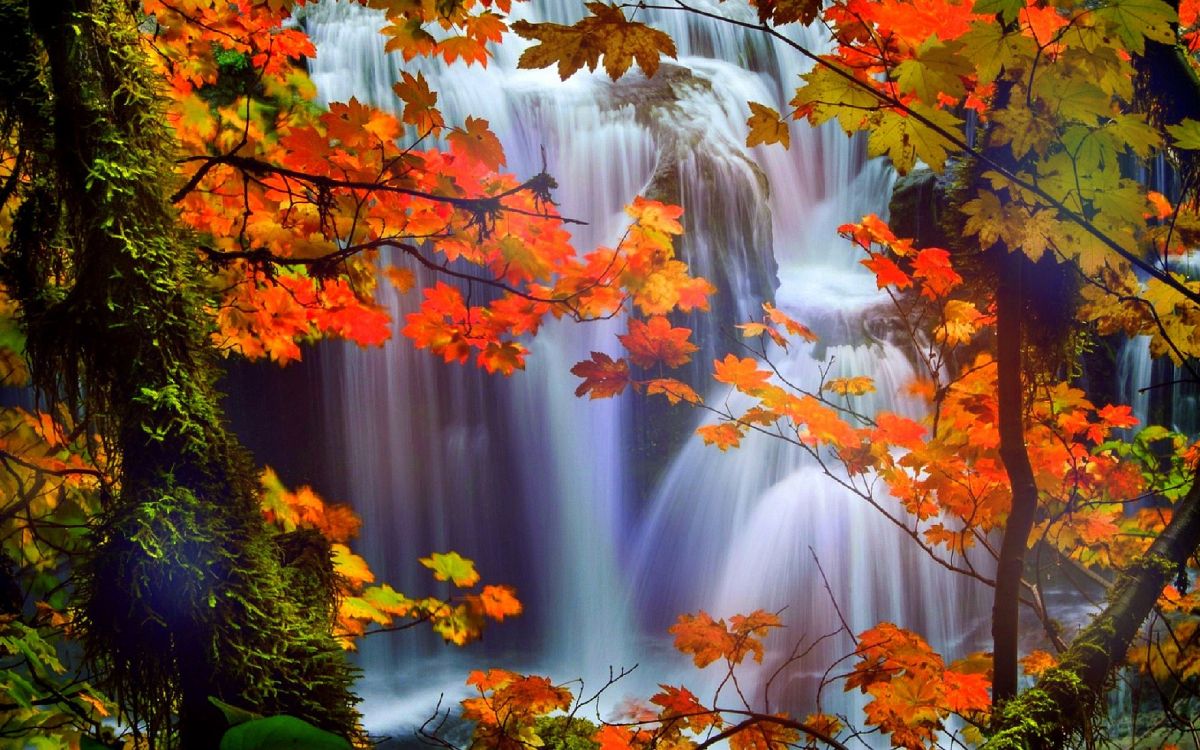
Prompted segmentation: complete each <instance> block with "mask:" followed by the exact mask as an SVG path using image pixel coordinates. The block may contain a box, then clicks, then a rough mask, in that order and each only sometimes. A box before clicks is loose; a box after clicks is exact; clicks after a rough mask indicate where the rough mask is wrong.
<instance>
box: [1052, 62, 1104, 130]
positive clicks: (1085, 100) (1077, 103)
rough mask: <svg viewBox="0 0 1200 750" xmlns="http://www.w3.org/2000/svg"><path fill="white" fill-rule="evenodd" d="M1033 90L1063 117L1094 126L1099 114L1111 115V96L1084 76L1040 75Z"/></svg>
mask: <svg viewBox="0 0 1200 750" xmlns="http://www.w3.org/2000/svg"><path fill="white" fill-rule="evenodd" d="M1034 93H1035V94H1036V95H1037V96H1038V97H1040V98H1041V99H1042V100H1044V101H1045V102H1046V103H1047V104H1048V105H1049V106H1050V109H1051V111H1053V112H1054V113H1055V114H1057V115H1058V116H1059V117H1061V118H1063V119H1065V120H1074V121H1076V122H1082V123H1083V124H1085V125H1092V126H1095V125H1098V124H1099V123H1100V118H1102V117H1104V118H1107V117H1109V116H1111V115H1112V97H1110V96H1109V95H1108V94H1106V93H1104V91H1103V90H1102V89H1101V88H1100V87H1099V86H1096V85H1095V84H1093V83H1091V82H1090V81H1088V80H1086V79H1081V78H1077V77H1075V76H1070V75H1053V74H1050V75H1044V76H1041V77H1039V78H1038V79H1037V83H1035V84H1034Z"/></svg>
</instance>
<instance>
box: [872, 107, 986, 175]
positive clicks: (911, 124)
mask: <svg viewBox="0 0 1200 750" xmlns="http://www.w3.org/2000/svg"><path fill="white" fill-rule="evenodd" d="M910 109H911V110H912V112H913V114H917V115H920V116H922V117H923V118H924V119H925V120H926V121H928V122H930V123H932V124H933V125H935V126H937V127H938V128H939V129H940V130H941V131H944V132H946V133H948V134H950V135H952V136H954V137H955V138H958V139H960V140H961V139H962V133H961V132H960V126H961V125H962V120H960V119H958V118H957V117H955V116H954V115H952V114H950V113H949V112H947V111H946V110H944V109H935V108H933V107H930V106H928V105H925V104H921V103H920V102H914V103H913V105H912V106H911V108H910ZM871 120H872V122H871V130H870V132H869V133H868V135H867V153H868V154H869V155H870V156H884V155H886V156H888V157H889V158H890V159H891V160H892V166H894V167H895V168H896V171H897V172H899V173H900V174H902V175H903V174H908V172H909V170H911V169H912V168H913V166H914V165H915V164H916V162H917V160H918V159H920V160H921V161H923V162H925V163H926V164H927V165H928V166H929V168H930V169H932V170H933V171H934V172H939V173H940V172H941V171H942V170H943V169H944V168H945V166H946V156H947V149H948V148H950V147H951V142H950V141H949V140H948V139H947V138H946V137H945V136H943V135H942V134H941V133H940V132H938V131H937V130H934V129H933V128H931V127H930V126H929V125H926V124H925V123H924V122H921V121H919V120H917V119H916V118H915V117H912V116H910V115H909V114H908V113H904V112H897V111H895V110H882V111H879V112H875V113H872V115H871Z"/></svg>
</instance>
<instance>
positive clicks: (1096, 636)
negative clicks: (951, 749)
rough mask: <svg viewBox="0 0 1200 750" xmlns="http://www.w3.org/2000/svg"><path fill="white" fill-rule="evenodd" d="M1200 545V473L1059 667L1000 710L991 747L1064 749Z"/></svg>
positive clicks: (1099, 701)
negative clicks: (1161, 530)
mask: <svg viewBox="0 0 1200 750" xmlns="http://www.w3.org/2000/svg"><path fill="white" fill-rule="evenodd" d="M1198 548H1200V475H1198V476H1195V477H1193V479H1192V487H1191V489H1190V490H1189V491H1188V494H1187V495H1186V496H1185V497H1184V498H1183V500H1181V501H1179V502H1178V503H1176V505H1175V509H1174V515H1173V516H1172V518H1171V522H1170V523H1169V524H1167V528H1166V530H1164V531H1163V533H1162V534H1160V535H1159V536H1158V538H1157V539H1155V540H1154V543H1153V544H1151V545H1150V549H1149V551H1147V553H1146V554H1145V555H1144V556H1143V557H1142V558H1141V560H1140V561H1139V562H1138V563H1136V564H1134V565H1132V566H1131V567H1130V568H1128V569H1127V570H1125V571H1124V572H1123V573H1122V574H1121V576H1120V577H1119V578H1118V580H1117V583H1116V585H1115V586H1114V587H1113V589H1112V591H1111V592H1110V594H1109V604H1108V606H1107V607H1105V608H1104V610H1103V611H1101V612H1100V613H1099V614H1098V615H1096V617H1094V618H1093V619H1092V621H1091V623H1089V624H1088V626H1087V627H1086V628H1084V629H1083V631H1082V632H1080V633H1079V635H1078V636H1077V637H1076V638H1075V640H1074V641H1072V643H1071V647H1070V648H1069V649H1068V650H1067V652H1066V653H1065V654H1063V656H1062V659H1061V662H1060V664H1059V666H1057V667H1055V668H1053V669H1050V670H1047V671H1046V672H1045V673H1043V675H1042V676H1041V678H1039V679H1038V681H1037V684H1036V685H1035V686H1034V687H1032V688H1030V689H1029V690H1025V691H1024V692H1022V693H1021V694H1020V695H1019V696H1017V697H1016V698H1014V699H1013V700H1011V701H1009V702H1008V703H1006V704H1005V705H1004V706H1002V707H1001V708H1000V711H999V713H998V715H997V716H996V718H995V720H994V722H993V729H994V730H995V733H994V734H993V736H992V737H991V738H990V739H989V741H988V743H987V745H986V747H987V748H989V750H1009V749H1010V748H1013V749H1015V748H1022V749H1024V748H1037V749H1040V748H1053V747H1060V746H1062V744H1063V743H1064V742H1065V741H1066V739H1068V738H1069V737H1070V735H1071V734H1073V733H1074V732H1076V731H1077V730H1078V729H1079V728H1080V727H1081V726H1082V725H1083V724H1084V723H1085V721H1086V720H1087V719H1088V717H1090V716H1092V715H1094V714H1096V713H1099V712H1101V711H1102V710H1103V708H1104V697H1105V694H1106V689H1105V687H1106V685H1107V684H1108V681H1109V676H1110V674H1111V673H1112V670H1113V669H1115V668H1116V667H1118V666H1119V665H1120V664H1121V663H1122V662H1124V661H1125V655H1126V653H1128V651H1129V646H1130V644H1131V643H1132V641H1133V638H1134V636H1135V635H1136V634H1137V631H1138V628H1140V627H1141V625H1142V623H1143V622H1145V620H1146V617H1147V616H1148V615H1149V614H1150V611H1151V610H1152V609H1153V608H1154V603H1155V602H1156V601H1158V597H1159V594H1161V593H1162V590H1163V587H1164V586H1166V585H1167V584H1168V583H1170V582H1171V580H1172V579H1173V578H1174V577H1175V576H1176V575H1178V572H1179V570H1180V568H1182V567H1183V566H1185V565H1186V564H1187V560H1188V558H1189V557H1190V556H1192V555H1193V554H1195V553H1196V551H1197V549H1198Z"/></svg>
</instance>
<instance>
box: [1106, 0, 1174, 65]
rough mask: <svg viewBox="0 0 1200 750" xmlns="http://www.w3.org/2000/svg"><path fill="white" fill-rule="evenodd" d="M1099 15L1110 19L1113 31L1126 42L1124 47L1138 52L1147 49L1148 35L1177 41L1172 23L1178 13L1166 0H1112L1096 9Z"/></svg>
mask: <svg viewBox="0 0 1200 750" xmlns="http://www.w3.org/2000/svg"><path fill="white" fill-rule="evenodd" d="M1096 16H1097V17H1099V18H1103V19H1104V20H1106V21H1108V23H1109V26H1110V28H1111V29H1112V31H1113V33H1115V34H1116V35H1117V36H1119V37H1120V38H1121V41H1122V42H1124V43H1125V49H1126V50H1127V51H1129V52H1132V53H1134V54H1136V55H1140V54H1142V52H1144V51H1145V49H1146V40H1147V39H1150V40H1152V41H1155V42H1161V43H1163V44H1174V43H1175V30H1174V29H1173V28H1172V26H1171V25H1172V24H1174V23H1176V22H1178V21H1179V14H1177V13H1176V12H1175V9H1174V8H1172V7H1171V6H1170V5H1167V4H1166V3H1165V2H1163V0H1112V2H1110V3H1109V4H1108V5H1107V6H1106V7H1104V8H1100V9H1099V10H1097V11H1096Z"/></svg>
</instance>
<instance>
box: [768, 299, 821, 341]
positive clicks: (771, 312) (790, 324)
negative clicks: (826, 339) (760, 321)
mask: <svg viewBox="0 0 1200 750" xmlns="http://www.w3.org/2000/svg"><path fill="white" fill-rule="evenodd" d="M762 308H763V312H765V313H766V314H767V320H770V321H771V322H772V323H774V324H775V325H777V326H783V329H784V330H785V331H787V332H788V334H789V335H791V336H799V337H800V338H802V339H804V340H805V341H808V342H813V341H816V340H817V335H816V334H815V333H813V332H812V331H811V330H809V328H808V326H806V325H804V324H802V323H798V322H796V320H794V319H793V318H792V316H790V315H788V314H787V313H785V312H784V311H783V310H780V309H779V308H778V307H775V306H774V305H772V304H771V303H770V302H764V303H763V304H762Z"/></svg>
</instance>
